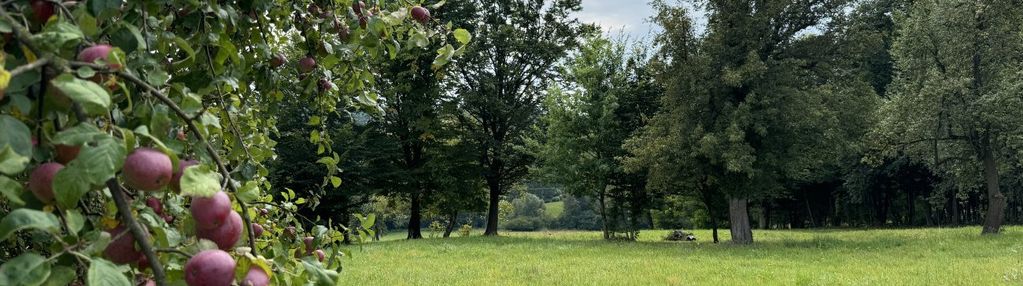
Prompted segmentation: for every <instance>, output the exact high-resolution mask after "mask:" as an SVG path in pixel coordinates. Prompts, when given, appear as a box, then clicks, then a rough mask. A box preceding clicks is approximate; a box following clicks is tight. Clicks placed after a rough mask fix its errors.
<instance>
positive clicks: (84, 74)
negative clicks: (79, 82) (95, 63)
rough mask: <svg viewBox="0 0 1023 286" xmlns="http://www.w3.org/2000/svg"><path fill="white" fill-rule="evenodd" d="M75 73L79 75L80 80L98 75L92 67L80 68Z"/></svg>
mask: <svg viewBox="0 0 1023 286" xmlns="http://www.w3.org/2000/svg"><path fill="white" fill-rule="evenodd" d="M75 73H76V74H78V77H80V78H91V77H93V76H95V75H96V70H94V69H92V68H90V67H80V68H78V69H77V70H75Z"/></svg>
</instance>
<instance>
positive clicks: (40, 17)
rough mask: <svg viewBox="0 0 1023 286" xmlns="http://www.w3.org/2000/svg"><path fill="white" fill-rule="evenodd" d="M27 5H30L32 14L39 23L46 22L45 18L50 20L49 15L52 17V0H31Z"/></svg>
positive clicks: (53, 9)
mask: <svg viewBox="0 0 1023 286" xmlns="http://www.w3.org/2000/svg"><path fill="white" fill-rule="evenodd" d="M29 5H31V6H32V15H33V16H34V19H35V20H36V22H37V23H40V24H41V23H46V21H47V20H50V17H53V14H54V12H55V11H56V9H55V8H56V7H55V6H54V4H53V2H50V1H46V0H32V2H31V3H30V4H29Z"/></svg>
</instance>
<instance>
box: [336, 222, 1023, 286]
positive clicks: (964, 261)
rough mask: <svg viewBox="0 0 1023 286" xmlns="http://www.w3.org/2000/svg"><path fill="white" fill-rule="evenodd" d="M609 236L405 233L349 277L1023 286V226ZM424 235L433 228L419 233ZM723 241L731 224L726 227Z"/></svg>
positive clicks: (361, 258)
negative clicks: (731, 237) (737, 238)
mask: <svg viewBox="0 0 1023 286" xmlns="http://www.w3.org/2000/svg"><path fill="white" fill-rule="evenodd" d="M666 233H667V231H656V230H653V231H644V232H642V233H641V234H640V241H639V242H606V241H602V240H601V239H600V233H599V232H578V231H548V232H529V233H521V232H520V233H514V232H504V233H502V237H497V238H493V237H481V236H478V233H474V234H473V236H469V237H452V238H449V239H441V238H435V239H424V240H419V241H405V240H402V239H401V238H404V235H403V234H391V235H388V236H387V238H389V239H385V240H384V241H380V242H372V243H367V244H364V245H362V246H357V247H354V248H352V249H351V250H352V256H353V257H352V258H350V259H346V263H347V265H346V268H345V271H344V273H343V275H344V276H345V281H347V283H348V284H356V285H1020V284H1023V227H1010V228H1008V229H1007V230H1006V231H1005V232H1004V234H1002V235H1000V236H980V235H979V233H980V229H979V228H973V227H970V228H950V229H906V230H771V231H754V238H755V239H756V240H757V243H756V245H754V246H747V247H740V246H734V245H729V244H727V243H723V244H713V243H710V241H709V239H710V231H709V230H698V231H696V234H697V236H698V237H699V239H700V241H698V242H664V241H661V237H663V236H664V235H665V234H666ZM424 235H427V234H424ZM721 236H722V239H723V240H727V239H728V231H727V230H724V231H722V232H721Z"/></svg>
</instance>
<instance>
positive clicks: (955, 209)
mask: <svg viewBox="0 0 1023 286" xmlns="http://www.w3.org/2000/svg"><path fill="white" fill-rule="evenodd" d="M949 201H950V202H951V203H952V225H953V226H959V198H958V197H956V192H955V191H953V192H952V198H950V199H949Z"/></svg>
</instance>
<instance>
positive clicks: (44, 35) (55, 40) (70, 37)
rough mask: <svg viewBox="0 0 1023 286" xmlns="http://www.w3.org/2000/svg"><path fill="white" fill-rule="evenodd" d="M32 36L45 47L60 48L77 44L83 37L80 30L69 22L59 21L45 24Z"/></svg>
mask: <svg viewBox="0 0 1023 286" xmlns="http://www.w3.org/2000/svg"><path fill="white" fill-rule="evenodd" d="M32 38H33V39H35V40H36V41H37V42H40V43H41V44H42V45H43V46H45V47H50V48H55V49H60V48H63V47H67V46H73V45H77V44H78V43H79V42H81V41H82V39H83V38H85V34H84V33H82V30H81V29H79V28H78V27H77V26H75V25H71V23H68V22H64V21H59V22H56V24H53V25H47V26H46V29H44V30H43V31H42V32H40V33H38V34H35V35H32Z"/></svg>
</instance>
